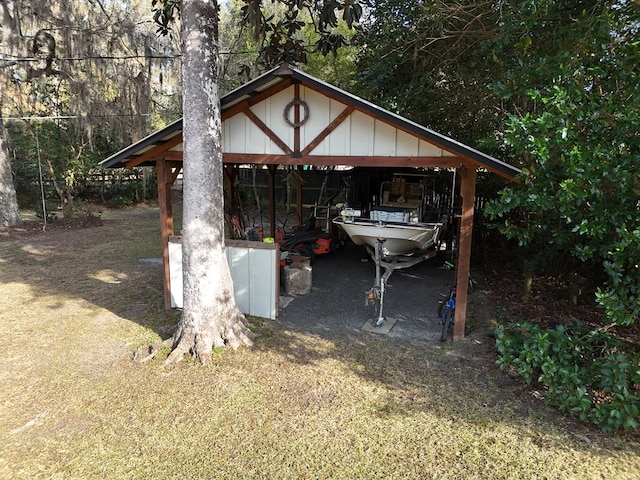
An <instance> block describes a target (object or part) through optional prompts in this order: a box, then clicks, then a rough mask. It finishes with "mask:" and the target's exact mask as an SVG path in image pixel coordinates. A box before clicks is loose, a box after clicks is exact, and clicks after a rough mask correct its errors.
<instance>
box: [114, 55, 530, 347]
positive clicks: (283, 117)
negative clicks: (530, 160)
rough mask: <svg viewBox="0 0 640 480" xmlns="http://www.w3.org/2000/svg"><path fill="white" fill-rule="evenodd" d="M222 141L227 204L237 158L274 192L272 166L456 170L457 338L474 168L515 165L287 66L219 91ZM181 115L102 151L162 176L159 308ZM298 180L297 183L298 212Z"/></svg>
mask: <svg viewBox="0 0 640 480" xmlns="http://www.w3.org/2000/svg"><path fill="white" fill-rule="evenodd" d="M220 103H221V111H222V132H223V139H222V148H223V163H224V170H225V177H226V181H227V186H228V187H229V188H227V190H226V192H227V201H230V199H231V198H232V197H231V195H232V186H233V180H234V177H235V175H236V172H237V168H238V167H239V165H246V164H255V165H265V166H266V168H267V169H268V170H269V172H270V176H269V178H270V186H271V187H272V188H271V192H272V198H271V202H270V204H271V210H270V226H271V236H275V205H274V201H273V192H274V188H273V185H274V180H275V173H276V169H277V167H278V165H294V166H296V168H297V169H298V170H299V172H300V173H302V167H303V166H304V165H314V166H353V167H389V168H399V167H404V168H406V167H423V168H454V169H457V175H458V177H459V179H460V196H461V198H462V213H461V218H460V224H459V225H460V231H459V236H458V259H457V262H456V266H457V271H456V277H457V279H458V290H457V305H456V318H455V327H454V339H460V338H462V337H463V336H464V328H465V319H466V311H467V293H468V292H467V285H468V282H467V278H468V277H469V268H470V257H471V234H472V229H473V214H474V198H475V187H476V172H477V170H478V169H486V170H489V171H491V172H493V173H495V174H497V175H500V176H502V177H504V178H506V179H512V178H513V177H514V176H515V175H517V174H518V173H519V172H520V170H519V169H518V168H516V167H513V166H511V165H508V164H506V163H504V162H502V161H500V160H498V159H496V158H494V157H491V156H489V155H486V154H484V153H482V152H480V151H478V150H475V149H473V148H471V147H468V146H466V145H463V144H461V143H459V142H456V141H455V140H453V139H451V138H449V137H446V136H444V135H440V134H438V133H436V132H434V131H433V130H430V129H428V128H425V127H423V126H421V125H418V124H416V123H414V122H411V121H409V120H407V119H405V118H403V117H401V116H399V115H396V114H394V113H391V112H389V111H387V110H385V109H382V108H380V107H378V106H376V105H374V104H372V103H370V102H367V101H365V100H363V99H361V98H359V97H357V96H355V95H352V94H350V93H347V92H345V91H343V90H341V89H339V88H336V87H334V86H332V85H329V84H327V83H325V82H323V81H321V80H318V79H317V78H314V77H312V76H310V75H308V74H306V73H304V72H302V71H301V70H299V69H297V68H294V67H292V66H290V65H287V64H281V65H280V66H278V67H277V68H274V69H273V70H271V71H269V72H267V73H265V74H263V75H261V76H260V77H258V78H256V79H254V80H252V81H250V82H248V83H246V84H245V85H243V86H242V87H240V88H238V89H236V90H233V91H232V92H230V93H228V94H226V95H224V96H223V97H221V100H220ZM182 160H183V158H182V119H179V120H177V121H175V122H173V123H171V124H170V125H168V126H167V127H165V128H163V129H161V130H159V131H157V132H155V133H153V134H151V135H149V136H148V137H146V138H144V139H142V140H140V141H139V142H136V143H134V144H132V145H130V146H129V147H127V148H125V149H123V150H121V151H120V152H118V153H116V154H114V155H113V156H111V157H109V158H107V159H106V160H104V161H103V162H101V165H102V166H103V167H106V168H123V167H124V168H133V167H137V166H149V165H155V166H156V168H157V176H158V199H159V206H160V229H161V237H162V251H163V265H164V298H165V306H167V308H169V307H170V300H169V298H170V275H169V248H168V244H169V237H170V236H172V235H173V234H174V231H173V230H174V229H173V212H172V207H171V187H172V185H173V184H174V182H175V180H176V178H177V177H178V175H179V173H180V171H181V169H182ZM301 189H302V186H301V184H298V190H299V192H298V195H297V198H298V213H301V210H302V204H301V197H302V196H301V195H300V192H301Z"/></svg>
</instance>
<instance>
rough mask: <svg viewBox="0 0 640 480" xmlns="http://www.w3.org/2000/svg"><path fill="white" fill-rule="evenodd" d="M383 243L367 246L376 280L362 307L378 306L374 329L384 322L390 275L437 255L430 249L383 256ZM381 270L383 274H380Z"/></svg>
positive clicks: (378, 240) (380, 240)
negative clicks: (374, 269)
mask: <svg viewBox="0 0 640 480" xmlns="http://www.w3.org/2000/svg"><path fill="white" fill-rule="evenodd" d="M385 241H386V239H385V238H377V239H376V243H375V248H371V246H369V245H367V252H368V253H369V256H370V257H371V258H372V259H373V261H374V262H375V265H376V278H375V282H374V284H373V286H372V287H371V289H370V290H369V291H368V292H367V294H366V296H365V300H364V306H365V307H368V306H369V305H375V304H378V307H377V311H378V318H377V319H376V320H375V321H373V320H372V323H373V326H374V327H381V326H382V324H383V323H384V320H385V318H384V315H383V309H384V291H385V288H386V284H387V282H388V280H389V277H390V276H391V274H392V273H393V272H394V271H396V270H400V269H402V268H409V267H413V266H414V265H417V264H418V263H421V262H424V261H425V260H428V259H429V258H433V257H435V256H436V255H437V249H431V250H429V251H426V252H424V251H419V252H418V253H415V254H413V255H393V256H385V255H383V254H382V248H383V245H384V242H385ZM383 268H384V273H382V269H383Z"/></svg>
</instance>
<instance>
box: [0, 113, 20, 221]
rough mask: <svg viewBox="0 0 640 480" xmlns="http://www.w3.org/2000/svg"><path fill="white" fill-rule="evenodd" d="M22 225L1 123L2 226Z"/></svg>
mask: <svg viewBox="0 0 640 480" xmlns="http://www.w3.org/2000/svg"><path fill="white" fill-rule="evenodd" d="M0 111H1V109H0ZM21 223H22V217H21V216H20V210H19V209H18V200H17V198H16V189H15V187H14V186H13V175H12V174H11V162H10V160H9V155H7V146H6V144H5V142H4V129H3V127H2V124H1V123H0V226H3V227H14V226H16V225H20V224H21Z"/></svg>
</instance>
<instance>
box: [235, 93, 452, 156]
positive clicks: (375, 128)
mask: <svg viewBox="0 0 640 480" xmlns="http://www.w3.org/2000/svg"><path fill="white" fill-rule="evenodd" d="M294 92H295V89H294V87H293V86H291V87H289V88H287V89H285V90H283V91H281V92H278V93H276V94H275V95H272V96H271V97H269V98H267V99H265V100H263V101H262V102H260V103H257V104H256V105H253V106H252V107H251V111H252V112H253V113H254V114H255V115H256V116H257V117H258V118H259V119H260V120H261V121H262V122H263V123H264V124H265V125H267V126H268V127H269V128H270V129H271V131H273V133H274V134H275V135H277V136H278V137H279V138H280V139H282V141H283V142H285V143H286V144H287V145H288V146H289V148H291V150H294V128H292V127H291V125H289V124H288V123H287V121H286V120H285V118H284V111H285V108H286V106H287V105H288V104H289V102H291V100H292V99H293V98H294ZM300 97H301V98H302V99H303V100H304V101H305V102H306V103H307V105H308V107H309V114H308V118H307V119H306V121H305V122H304V124H303V125H302V126H301V127H300V149H301V150H303V149H304V148H305V147H306V146H307V145H308V144H309V143H310V142H312V141H313V140H314V139H315V138H317V137H318V135H319V134H320V133H321V132H322V131H323V130H324V129H325V128H326V127H327V126H328V125H329V124H330V123H331V122H332V121H333V120H335V119H336V118H337V117H338V116H339V115H340V114H341V113H342V112H343V111H344V110H345V108H347V106H346V105H345V104H344V103H342V102H340V101H337V100H335V99H332V98H329V97H327V96H325V95H323V94H322V93H320V92H317V91H315V90H313V89H310V88H306V87H300ZM288 113H289V120H290V121H293V115H294V112H293V109H290V111H289V112H288ZM300 114H301V116H305V115H306V113H305V111H304V109H302V108H301V111H300ZM222 127H223V151H224V152H226V153H240V154H242V153H248V154H267V155H281V154H283V153H284V152H283V151H282V149H281V148H280V147H278V145H277V144H276V143H275V142H274V141H273V140H271V139H270V138H269V137H268V135H266V134H265V133H264V132H263V131H262V130H261V129H260V128H259V127H258V126H257V125H256V124H254V123H253V122H252V121H251V120H250V119H249V117H247V116H246V115H245V114H244V113H238V114H237V115H235V116H233V117H231V118H228V119H227V120H225V121H224V122H223V124H222ZM311 154H312V155H324V156H331V155H335V156H381V157H393V156H402V157H417V156H424V157H450V156H455V154H452V153H450V152H447V151H444V150H442V149H441V148H440V147H438V146H436V145H433V144H431V143H429V142H427V141H425V140H422V139H418V138H417V137H416V136H414V135H411V134H409V133H407V132H405V131H403V130H400V129H398V128H395V127H393V126H391V125H390V124H388V123H386V122H384V121H382V120H379V119H377V118H374V117H372V116H370V115H369V114H367V113H365V112H361V111H354V112H353V113H352V114H351V115H349V117H348V118H346V119H345V120H344V121H343V122H342V123H341V124H340V125H338V126H337V127H336V128H335V129H334V130H333V131H332V132H331V133H330V134H329V136H327V137H326V138H325V139H323V140H322V141H321V142H320V143H319V144H318V145H317V146H316V148H314V149H313V151H312V152H311Z"/></svg>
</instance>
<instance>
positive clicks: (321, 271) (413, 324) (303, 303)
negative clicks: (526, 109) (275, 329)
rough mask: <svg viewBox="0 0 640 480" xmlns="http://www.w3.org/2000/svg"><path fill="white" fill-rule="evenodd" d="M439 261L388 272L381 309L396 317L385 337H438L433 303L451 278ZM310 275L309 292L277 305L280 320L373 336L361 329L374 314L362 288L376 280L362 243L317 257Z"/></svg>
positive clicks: (292, 324)
mask: <svg viewBox="0 0 640 480" xmlns="http://www.w3.org/2000/svg"><path fill="white" fill-rule="evenodd" d="M364 259H368V261H363V260H364ZM443 263H444V261H443V259H442V258H439V257H436V258H433V259H430V260H426V261H424V262H422V263H419V264H418V265H414V266H413V267H410V268H407V269H402V270H396V271H395V272H393V274H392V275H391V277H390V278H389V283H388V288H387V289H386V291H385V304H384V312H383V313H384V316H385V317H387V318H395V319H397V322H396V323H395V325H393V327H392V329H391V331H390V332H389V333H388V334H387V336H388V337H390V338H397V339H400V340H403V341H407V340H412V341H420V342H422V341H429V342H431V341H434V342H437V341H439V339H440V333H441V327H440V324H439V322H438V318H437V314H436V309H437V302H438V299H439V298H440V297H439V295H440V293H447V292H448V290H449V287H450V285H451V284H452V283H453V280H454V272H453V271H451V270H446V269H443V268H441V267H442V265H443ZM312 278H313V280H312V288H311V293H309V294H307V295H299V296H296V297H294V299H293V301H291V302H290V303H289V304H288V305H287V306H286V307H285V308H283V309H281V310H280V315H279V317H278V319H277V321H278V322H279V323H281V324H282V325H283V326H285V327H286V328H291V329H294V330H301V331H304V332H309V333H315V334H321V335H323V336H324V335H326V336H332V335H338V336H339V335H344V334H352V335H376V334H375V333H369V332H363V331H362V327H363V325H364V324H365V323H366V322H367V320H368V319H371V318H374V319H375V318H377V314H376V313H375V311H374V310H373V307H365V296H366V292H367V291H368V290H369V289H370V288H371V286H372V285H373V283H374V280H375V264H374V262H373V261H372V260H371V259H370V258H369V257H368V256H367V255H366V253H365V251H364V249H363V248H362V247H358V246H356V245H353V244H351V243H348V244H347V245H346V246H345V247H344V248H342V249H340V250H338V251H337V252H334V253H330V254H326V255H322V256H318V257H317V259H316V261H315V264H314V265H313V274H312Z"/></svg>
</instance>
